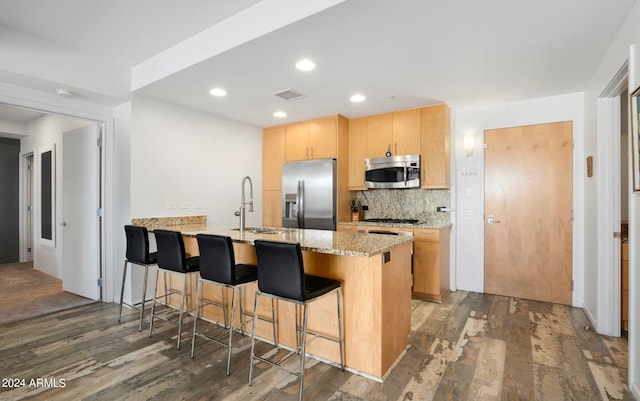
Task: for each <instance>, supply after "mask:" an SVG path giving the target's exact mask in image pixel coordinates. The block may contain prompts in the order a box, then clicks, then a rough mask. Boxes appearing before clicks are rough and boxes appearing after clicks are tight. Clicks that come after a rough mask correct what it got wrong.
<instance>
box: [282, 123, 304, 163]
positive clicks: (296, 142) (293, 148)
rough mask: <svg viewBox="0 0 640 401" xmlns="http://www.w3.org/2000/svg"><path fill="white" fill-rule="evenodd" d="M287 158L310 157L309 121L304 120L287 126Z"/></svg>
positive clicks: (299, 158) (290, 159)
mask: <svg viewBox="0 0 640 401" xmlns="http://www.w3.org/2000/svg"><path fill="white" fill-rule="evenodd" d="M285 139H286V141H285V142H286V151H285V160H286V161H288V162H289V161H295V160H307V159H309V122H308V121H303V122H299V123H293V124H289V125H287V126H285Z"/></svg>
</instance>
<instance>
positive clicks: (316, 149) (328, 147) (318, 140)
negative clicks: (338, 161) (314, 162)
mask: <svg viewBox="0 0 640 401" xmlns="http://www.w3.org/2000/svg"><path fill="white" fill-rule="evenodd" d="M337 141H338V119H336V116H331V117H324V118H317V119H315V120H311V121H309V159H331V158H335V157H336V156H337V153H338V151H337Z"/></svg>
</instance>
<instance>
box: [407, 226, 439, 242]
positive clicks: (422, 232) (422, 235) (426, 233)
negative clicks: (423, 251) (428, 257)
mask: <svg viewBox="0 0 640 401" xmlns="http://www.w3.org/2000/svg"><path fill="white" fill-rule="evenodd" d="M413 235H414V237H415V238H416V241H425V242H440V230H436V229H416V230H413Z"/></svg>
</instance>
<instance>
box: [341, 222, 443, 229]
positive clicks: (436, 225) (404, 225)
mask: <svg viewBox="0 0 640 401" xmlns="http://www.w3.org/2000/svg"><path fill="white" fill-rule="evenodd" d="M338 224H343V225H347V226H375V227H389V228H415V229H433V230H439V229H441V228H446V227H451V223H450V222H448V223H441V222H436V223H430V222H424V223H418V224H407V223H380V222H372V221H346V222H342V221H341V222H338Z"/></svg>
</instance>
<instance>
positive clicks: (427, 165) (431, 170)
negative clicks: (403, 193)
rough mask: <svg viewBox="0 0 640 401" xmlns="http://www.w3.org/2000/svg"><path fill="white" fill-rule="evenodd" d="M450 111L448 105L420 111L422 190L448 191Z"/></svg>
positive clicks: (449, 182)
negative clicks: (437, 189) (438, 189)
mask: <svg viewBox="0 0 640 401" xmlns="http://www.w3.org/2000/svg"><path fill="white" fill-rule="evenodd" d="M449 136H450V111H449V107H448V106H447V105H446V104H438V105H434V106H427V107H423V108H421V109H420V137H421V138H420V169H421V174H422V177H421V180H420V186H421V187H422V188H442V189H448V188H449V187H450V186H451V176H450V165H449V164H450V149H449V141H450V139H449Z"/></svg>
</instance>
